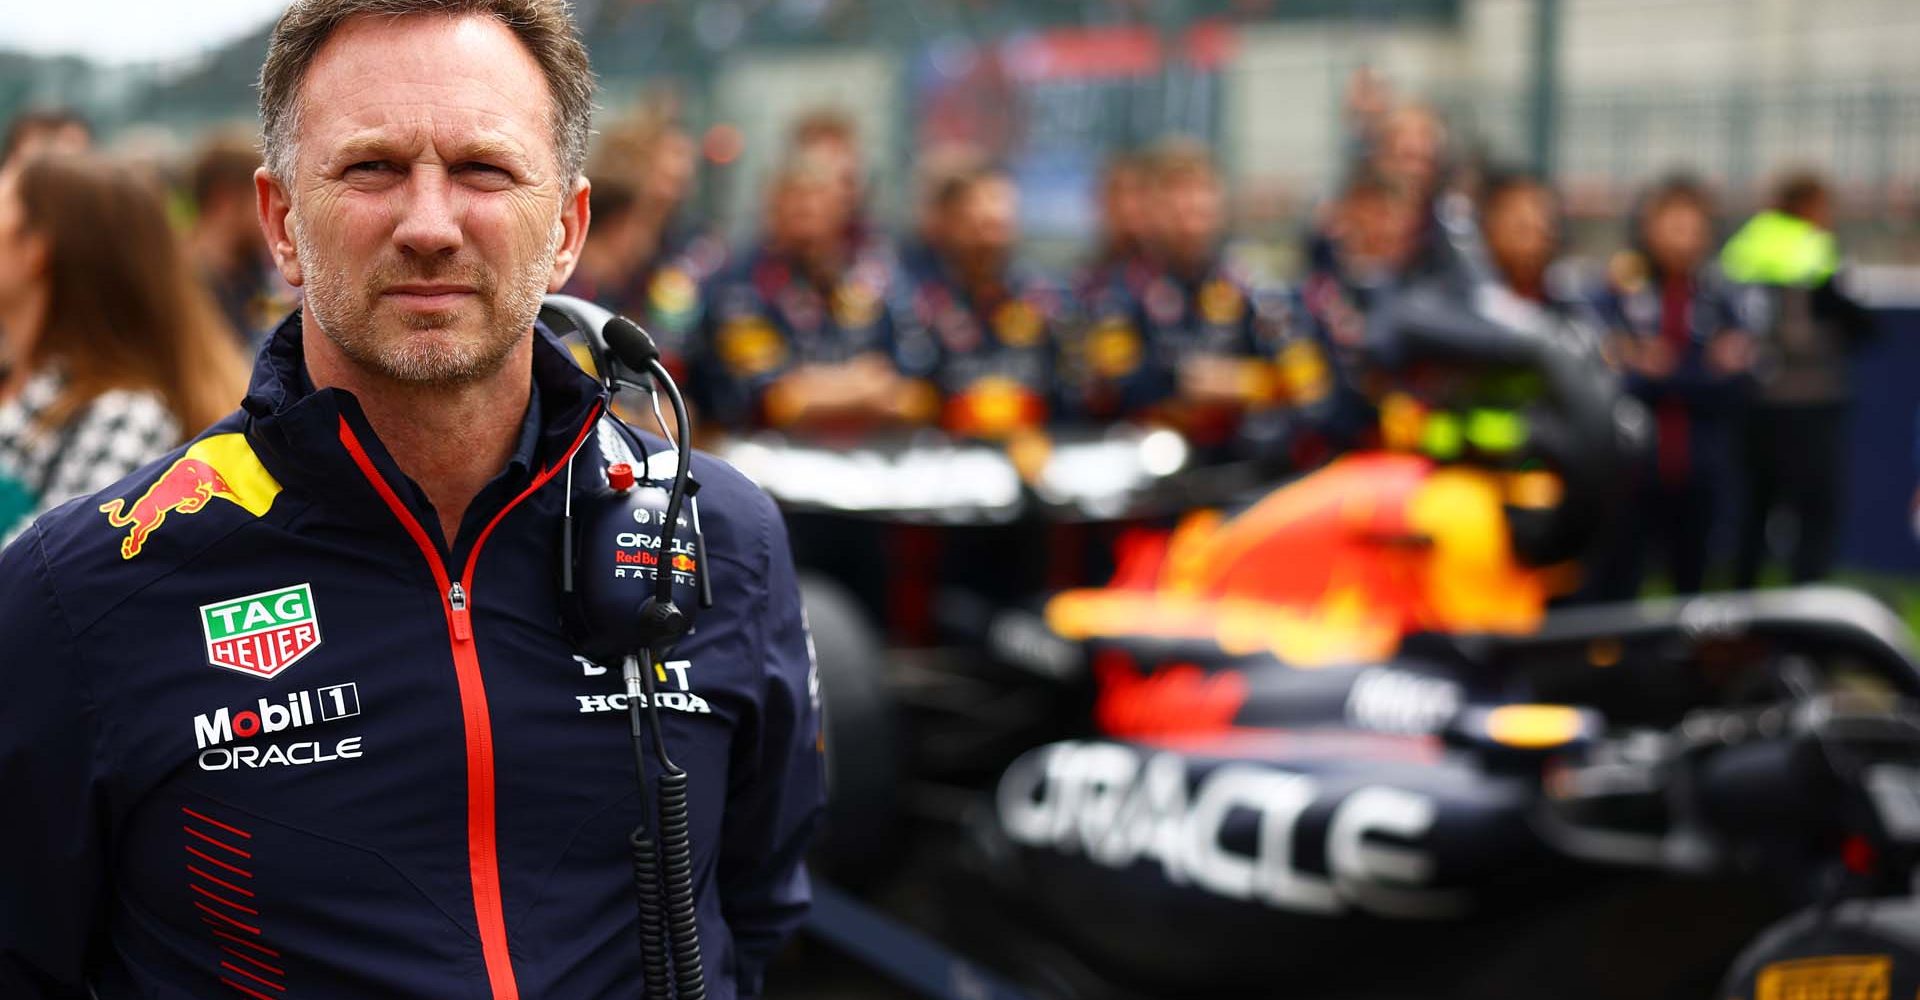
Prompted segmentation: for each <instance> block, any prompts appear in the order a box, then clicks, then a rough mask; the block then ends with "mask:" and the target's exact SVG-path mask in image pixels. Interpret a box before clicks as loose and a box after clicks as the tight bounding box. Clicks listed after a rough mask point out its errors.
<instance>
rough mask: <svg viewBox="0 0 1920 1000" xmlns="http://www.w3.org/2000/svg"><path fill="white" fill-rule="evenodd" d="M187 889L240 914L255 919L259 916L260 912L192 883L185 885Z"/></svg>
mask: <svg viewBox="0 0 1920 1000" xmlns="http://www.w3.org/2000/svg"><path fill="white" fill-rule="evenodd" d="M187 888H189V889H192V890H193V891H194V892H197V893H199V894H200V895H202V896H205V897H207V898H208V899H211V900H213V901H214V902H216V903H219V904H221V905H223V906H231V907H233V908H234V909H236V910H239V911H240V912H241V913H246V914H250V915H252V916H256V917H257V916H259V915H260V911H259V910H256V909H254V908H253V907H251V906H243V905H241V904H239V903H236V902H234V901H233V900H231V899H228V898H226V897H225V896H222V895H220V894H219V893H217V892H209V891H207V890H206V889H203V888H201V887H199V886H197V885H194V884H193V883H192V882H188V883H187Z"/></svg>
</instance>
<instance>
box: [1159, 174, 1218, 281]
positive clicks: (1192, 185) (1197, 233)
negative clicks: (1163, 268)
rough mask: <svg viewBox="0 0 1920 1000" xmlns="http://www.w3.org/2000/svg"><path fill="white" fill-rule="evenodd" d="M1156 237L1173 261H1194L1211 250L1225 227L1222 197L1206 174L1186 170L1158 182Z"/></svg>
mask: <svg viewBox="0 0 1920 1000" xmlns="http://www.w3.org/2000/svg"><path fill="white" fill-rule="evenodd" d="M1158 194H1159V197H1160V212H1159V216H1160V227H1159V228H1160V239H1161V240H1162V242H1163V243H1164V245H1165V249H1166V251H1167V253H1168V254H1170V255H1171V256H1173V257H1174V258H1175V259H1177V260H1183V261H1189V262H1191V261H1198V260H1200V259H1201V258H1203V257H1205V256H1206V255H1207V254H1209V253H1212V252H1213V248H1214V244H1216V243H1218V242H1219V241H1220V236H1221V234H1222V232H1223V231H1224V230H1225V228H1226V215H1225V209H1226V198H1225V195H1224V193H1223V192H1222V191H1221V190H1220V181H1219V180H1218V179H1217V178H1215V177H1214V176H1213V175H1212V174H1210V173H1205V172H1201V171H1188V172H1185V173H1181V174H1177V175H1175V176H1173V177H1171V178H1168V179H1167V180H1166V181H1164V182H1162V183H1161V185H1160V190H1159V192H1158Z"/></svg>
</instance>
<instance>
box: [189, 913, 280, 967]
mask: <svg viewBox="0 0 1920 1000" xmlns="http://www.w3.org/2000/svg"><path fill="white" fill-rule="evenodd" d="M201 919H202V920H206V918H204V917H202V918H201ZM206 922H207V923H209V924H211V923H213V921H211V920H206ZM213 936H214V937H217V938H226V939H227V940H229V941H232V942H233V943H234V944H244V945H246V946H247V947H249V948H252V949H253V950H254V951H257V952H260V953H262V954H265V955H272V956H273V957H274V958H279V957H280V953H279V952H277V951H275V950H273V949H272V948H269V947H267V946H266V945H264V944H256V943H254V942H252V941H249V940H247V939H246V938H237V937H234V936H233V935H231V934H228V933H227V932H226V931H223V930H221V929H220V928H218V927H215V928H214V929H213Z"/></svg>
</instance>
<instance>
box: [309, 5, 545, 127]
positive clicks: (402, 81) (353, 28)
mask: <svg viewBox="0 0 1920 1000" xmlns="http://www.w3.org/2000/svg"><path fill="white" fill-rule="evenodd" d="M409 22H410V23H409ZM395 29H397V30H398V31H400V32H405V33H407V34H410V35H415V37H414V38H413V39H411V40H410V42H409V43H408V44H404V45H399V44H397V43H396V41H395V40H394V39H393V38H392V37H391V36H388V37H386V38H379V37H378V36H379V34H382V33H385V32H387V31H392V30H395ZM504 30H508V29H506V28H505V26H504V25H501V24H498V23H497V22H489V21H488V19H486V18H480V17H473V18H460V17H443V16H441V15H422V16H421V18H420V19H419V20H414V19H413V18H406V19H394V20H383V19H379V18H372V17H368V18H364V19H363V18H354V19H350V20H349V21H348V22H347V23H346V24H344V25H342V26H341V28H340V29H339V30H337V31H336V32H335V33H334V36H333V37H331V38H329V39H328V40H327V41H326V42H325V43H324V44H323V45H322V47H321V49H320V51H319V52H318V53H317V54H316V55H315V57H314V60H313V63H312V65H311V66H309V68H308V70H307V73H306V74H305V77H304V79H303V80H302V81H301V84H300V86H299V88H298V90H297V91H296V93H295V96H294V101H293V125H294V134H295V135H296V137H297V136H298V135H299V133H301V132H306V131H308V130H309V129H311V128H312V127H314V126H316V125H322V127H324V125H323V120H325V119H331V121H330V122H326V124H334V125H336V127H338V126H346V127H351V126H362V127H379V126H384V125H389V124H399V123H405V122H407V121H408V120H416V119H422V118H427V119H431V118H433V117H435V115H434V112H436V111H442V110H446V111H453V112H455V114H456V115H461V116H469V115H470V116H471V119H472V122H473V123H474V124H476V125H477V126H478V127H479V128H481V129H485V130H488V131H493V132H496V133H498V134H499V135H500V136H502V137H504V138H506V139H508V140H509V142H510V143H513V144H515V145H517V146H518V147H519V148H520V152H519V154H518V155H519V156H520V157H521V158H522V159H523V160H527V161H529V162H531V160H532V159H533V157H532V156H531V155H530V153H529V150H530V148H531V147H532V144H533V142H534V141H536V140H538V139H545V140H546V141H548V142H549V143H551V144H552V145H553V150H552V153H553V157H554V161H555V163H556V164H557V163H559V162H560V161H561V160H562V158H563V155H564V154H563V151H562V150H561V148H560V137H559V134H558V130H557V123H558V120H559V103H558V98H557V97H556V95H555V94H554V93H553V91H552V87H551V86H550V85H549V84H548V82H547V80H546V77H545V74H544V73H542V72H540V67H539V64H538V63H537V62H536V61H535V60H534V59H533V57H532V54H531V53H530V52H527V51H526V48H525V46H524V44H522V43H520V42H519V40H518V39H517V38H511V36H509V38H510V40H511V41H512V46H511V48H512V50H513V54H512V55H507V54H505V53H497V54H495V53H489V54H488V56H489V58H476V56H479V55H480V53H479V52H476V51H474V50H475V49H486V48H488V47H489V42H490V41H498V40H499V38H498V37H497V36H496V37H495V38H493V39H487V38H485V37H476V35H475V33H476V32H481V33H485V32H488V31H504ZM370 33H371V34H375V36H376V39H377V40H376V39H369V40H362V39H361V38H356V37H355V36H364V35H366V34H370ZM420 34H438V35H439V36H440V37H439V38H437V39H434V42H440V43H442V44H441V45H440V46H439V47H436V46H435V45H434V42H428V41H423V40H421V39H420V38H419V37H418V35H420ZM448 36H452V37H451V39H449V38H448ZM449 40H451V41H452V42H453V43H454V44H453V45H452V46H451V48H452V49H453V50H454V51H461V50H465V51H464V52H462V55H461V56H460V57H458V58H453V59H448V58H447V57H446V52H447V51H448V47H447V46H446V45H445V44H444V43H445V42H446V41H449ZM356 43H357V44H356ZM382 43H385V44H382ZM395 48H397V49H398V51H397V52H396V51H394V49H395ZM503 60H504V61H505V62H506V63H511V62H521V63H522V64H523V66H522V67H520V68H525V69H528V70H531V71H532V72H530V73H526V74H520V73H513V72H506V73H502V72H500V70H502V69H505V68H507V67H506V66H505V65H503ZM475 88H478V90H479V92H478V93H475V92H474V91H475ZM528 108H538V109H539V110H538V111H537V112H536V113H535V114H534V115H532V116H531V120H525V119H523V118H521V117H520V113H521V112H522V111H524V110H525V109H528ZM501 109H509V110H506V111H502V110H501ZM329 111H332V114H330V115H329V114H327V112H329ZM428 125H429V127H433V123H432V122H431V121H429V122H428ZM523 130H525V131H528V132H529V135H527V136H526V137H524V138H521V137H517V136H514V135H513V133H516V132H519V131H523ZM434 131H435V132H438V131H439V129H438V128H434ZM296 141H297V139H296Z"/></svg>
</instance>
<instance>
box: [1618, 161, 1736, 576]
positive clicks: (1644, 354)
mask: <svg viewBox="0 0 1920 1000" xmlns="http://www.w3.org/2000/svg"><path fill="white" fill-rule="evenodd" d="M1632 226H1633V232H1632V236H1631V238H1632V243H1633V246H1634V249H1633V250H1632V251H1629V252H1627V253H1622V254H1619V255H1617V256H1616V257H1615V258H1614V259H1613V260H1612V261H1611V262H1610V266H1609V267H1608V272H1609V274H1608V283H1607V287H1606V289H1605V291H1604V293H1603V294H1602V295H1601V297H1600V300H1599V306H1600V312H1601V315H1602V317H1603V319H1604V321H1605V323H1606V325H1607V328H1608V331H1609V333H1610V336H1609V338H1608V354H1609V355H1610V356H1611V357H1612V358H1613V359H1614V363H1615V364H1616V365H1617V366H1618V367H1619V368H1620V369H1621V371H1622V373H1623V375H1624V377H1625V384H1626V388H1627V390H1628V391H1629V392H1631V393H1632V394H1633V395H1634V396H1635V397H1637V398H1638V399H1639V400H1640V401H1641V402H1642V403H1644V404H1646V407H1647V410H1648V413H1649V415H1650V416H1651V417H1652V418H1653V439H1654V448H1653V451H1652V453H1651V454H1650V455H1649V456H1648V460H1647V462H1646V463H1645V465H1644V466H1643V467H1642V468H1641V469H1640V470H1639V482H1638V483H1637V484H1636V486H1637V496H1636V504H1635V506H1636V508H1637V509H1636V511H1635V513H1634V516H1633V517H1632V518H1631V519H1630V520H1631V523H1633V524H1634V525H1635V526H1636V529H1637V531H1636V533H1637V535H1638V537H1637V538H1635V539H1634V540H1633V541H1632V543H1630V544H1623V545H1620V546H1617V547H1615V548H1614V549H1613V550H1612V551H1611V553H1610V558H1609V559H1608V560H1606V561H1605V562H1604V563H1603V564H1602V566H1601V568H1600V570H1599V574H1598V578H1597V580H1596V583H1597V585H1598V587H1599V589H1600V596H1602V597H1604V598H1606V599H1609V600H1628V599H1631V598H1633V597H1634V596H1636V595H1637V594H1638V593H1639V590H1640V584H1641V578H1642V575H1643V570H1644V564H1645V561H1646V558H1647V555H1648V554H1649V553H1652V554H1654V555H1656V556H1657V557H1658V558H1659V560H1660V562H1661V565H1662V567H1663V568H1664V569H1665V570H1666V571H1667V573H1668V574H1669V577H1670V579H1671V581H1672V583H1673V589H1674V591H1675V592H1677V593H1681V594H1694V593H1699V592H1700V590H1701V588H1702V587H1703V586H1704V585H1705V583H1706V577H1707V564H1708V559H1709V556H1710V554H1711V552H1712V548H1711V546H1712V543H1713V541H1714V525H1715V524H1718V523H1722V522H1724V521H1727V520H1729V519H1728V518H1727V517H1724V516H1722V515H1723V514H1726V513H1729V512H1730V511H1731V509H1732V504H1730V503H1729V502H1728V500H1729V493H1730V492H1731V489H1732V486H1733V482H1734V474H1735V470H1734V468H1733V464H1732V459H1733V448H1734V434H1735V432H1736V430H1737V428H1738V422H1739V417H1740V413H1741V411H1742V410H1743V409H1744V407H1745V405H1746V400H1747V398H1748V396H1749V395H1750V394H1751V392H1752V390H1753V378H1752V368H1753V357H1754V336H1753V334H1752V332H1751V331H1752V329H1753V327H1754V316H1755V314H1756V313H1757V309H1756V308H1755V306H1756V303H1755V302H1753V295H1752V293H1751V292H1750V290H1745V289H1741V288H1740V287H1739V286H1737V285H1735V284H1733V283H1732V282H1730V281H1728V280H1727V279H1726V277H1725V276H1724V275H1722V274H1721V273H1720V269H1719V267H1718V266H1717V265H1716V264H1715V263H1714V261H1713V257H1712V254H1713V243H1714V239H1713V202H1712V199H1711V197H1710V196H1709V194H1708V193H1707V190H1706V189H1705V188H1704V187H1702V186H1701V185H1700V184H1699V182H1697V181H1694V180H1692V179H1690V178H1687V177H1674V178H1670V179H1668V180H1667V181H1665V182H1663V183H1662V184H1660V185H1659V186H1658V187H1655V188H1654V189H1653V190H1652V191H1651V192H1649V193H1648V194H1647V196H1646V197H1645V198H1644V199H1643V200H1642V202H1641V204H1640V206H1639V208H1638V210H1637V211H1636V212H1635V213H1634V216H1633V220H1632Z"/></svg>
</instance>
